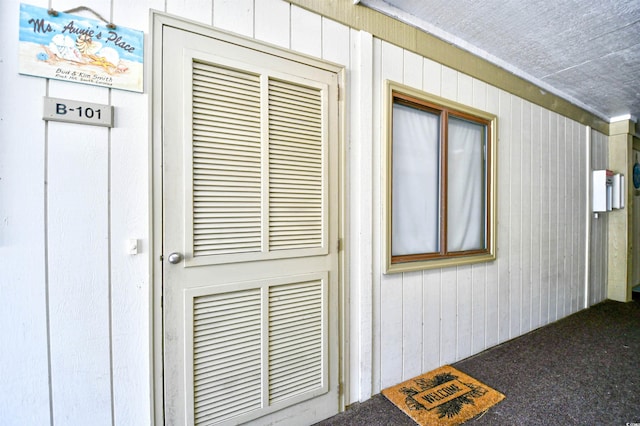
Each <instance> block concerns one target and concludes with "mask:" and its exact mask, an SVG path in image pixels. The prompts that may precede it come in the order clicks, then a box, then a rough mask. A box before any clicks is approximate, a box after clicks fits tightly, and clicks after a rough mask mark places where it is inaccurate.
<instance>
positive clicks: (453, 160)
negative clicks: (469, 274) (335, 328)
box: [447, 116, 486, 252]
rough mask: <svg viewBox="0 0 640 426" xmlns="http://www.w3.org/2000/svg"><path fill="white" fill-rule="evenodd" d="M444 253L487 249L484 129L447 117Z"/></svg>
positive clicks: (480, 126)
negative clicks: (445, 246) (445, 231)
mask: <svg viewBox="0 0 640 426" xmlns="http://www.w3.org/2000/svg"><path fill="white" fill-rule="evenodd" d="M448 130H449V132H448V136H449V138H448V146H447V155H448V158H447V166H448V168H447V251H449V252H454V251H464V250H478V249H484V248H486V239H485V234H486V231H485V217H486V201H485V199H486V194H485V169H486V167H485V158H484V152H485V144H486V142H485V139H486V138H485V132H486V126H484V125H482V124H478V123H474V122H470V121H467V120H463V119H459V118H456V117H452V116H449V129H448Z"/></svg>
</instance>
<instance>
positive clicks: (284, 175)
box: [269, 79, 324, 250]
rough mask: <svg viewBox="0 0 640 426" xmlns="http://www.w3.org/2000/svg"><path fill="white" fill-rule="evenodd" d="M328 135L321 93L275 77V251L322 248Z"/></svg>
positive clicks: (271, 222)
mask: <svg viewBox="0 0 640 426" xmlns="http://www.w3.org/2000/svg"><path fill="white" fill-rule="evenodd" d="M322 137H323V134H322V93H321V91H320V90H319V89H315V88H311V87H305V86H302V85H298V84H294V83H292V82H285V81H279V80H276V79H270V80H269V247H270V249H271V250H284V249H294V248H316V247H321V246H322V214H323V173H324V170H323V166H322V162H323V152H322ZM283 218H286V219H284V220H283ZM292 223H296V226H295V227H292V226H291V225H290V224H292Z"/></svg>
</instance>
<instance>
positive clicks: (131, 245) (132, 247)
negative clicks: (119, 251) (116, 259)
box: [127, 239, 138, 254]
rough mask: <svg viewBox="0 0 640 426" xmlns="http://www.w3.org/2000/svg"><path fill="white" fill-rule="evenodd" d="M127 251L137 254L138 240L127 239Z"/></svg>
mask: <svg viewBox="0 0 640 426" xmlns="http://www.w3.org/2000/svg"><path fill="white" fill-rule="evenodd" d="M127 253H129V254H138V240H136V239H130V240H127Z"/></svg>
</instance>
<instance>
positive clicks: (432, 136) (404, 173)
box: [391, 103, 440, 256]
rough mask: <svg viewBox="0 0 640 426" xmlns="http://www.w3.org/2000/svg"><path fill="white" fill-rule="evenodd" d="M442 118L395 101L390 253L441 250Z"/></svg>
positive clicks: (401, 253)
mask: <svg viewBox="0 0 640 426" xmlns="http://www.w3.org/2000/svg"><path fill="white" fill-rule="evenodd" d="M439 123H440V118H439V116H438V115H437V114H433V113H429V112H427V111H423V110H419V109H417V108H412V107H408V106H405V105H401V104H397V103H394V104H393V149H392V158H393V164H392V207H391V217H392V219H391V254H392V255H393V256H401V255H407V254H416V253H436V252H438V251H439V250H440V247H439V240H440V226H439V222H440V218H439V216H440V213H439V212H440V205H439V199H440V195H439V191H440V189H439V188H440V166H439V157H440V153H439V133H440V124H439Z"/></svg>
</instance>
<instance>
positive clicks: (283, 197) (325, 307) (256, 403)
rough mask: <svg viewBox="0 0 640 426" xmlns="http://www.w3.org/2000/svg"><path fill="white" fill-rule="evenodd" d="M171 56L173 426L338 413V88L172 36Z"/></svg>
mask: <svg viewBox="0 0 640 426" xmlns="http://www.w3.org/2000/svg"><path fill="white" fill-rule="evenodd" d="M162 53H163V124H164V125H163V129H164V130H163V220H164V226H163V230H164V253H163V258H164V260H163V262H164V263H163V287H164V293H163V316H164V347H165V350H164V384H165V422H166V424H172V425H173V424H175V425H181V424H188V425H214V424H239V423H245V422H255V423H256V424H265V423H269V424H270V423H276V422H283V423H282V424H296V425H300V424H311V423H314V422H317V421H319V420H321V419H323V418H326V417H328V416H331V415H333V414H335V413H337V412H338V398H339V395H338V389H339V386H338V346H339V345H338V317H337V315H338V287H339V270H338V268H339V261H338V237H339V234H338V227H339V181H338V178H339V175H338V173H339V163H340V161H339V142H338V141H339V137H338V125H339V120H338V86H337V82H338V75H337V74H336V72H335V71H330V70H325V69H319V68H317V67H314V66H310V65H307V64H305V63H303V62H302V61H300V62H299V61H294V60H291V59H290V58H288V59H287V58H283V57H279V56H277V55H274V54H273V52H271V53H265V52H261V51H258V50H255V49H251V48H248V47H243V46H241V45H238V44H235V43H230V42H228V41H223V40H221V39H216V38H211V37H205V36H203V35H198V34H195V33H191V32H187V31H183V30H178V29H173V28H165V29H164V30H163V50H162ZM170 253H179V254H181V255H182V256H183V259H182V260H180V261H179V262H178V263H170V262H169V261H168V258H169V254H170Z"/></svg>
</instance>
